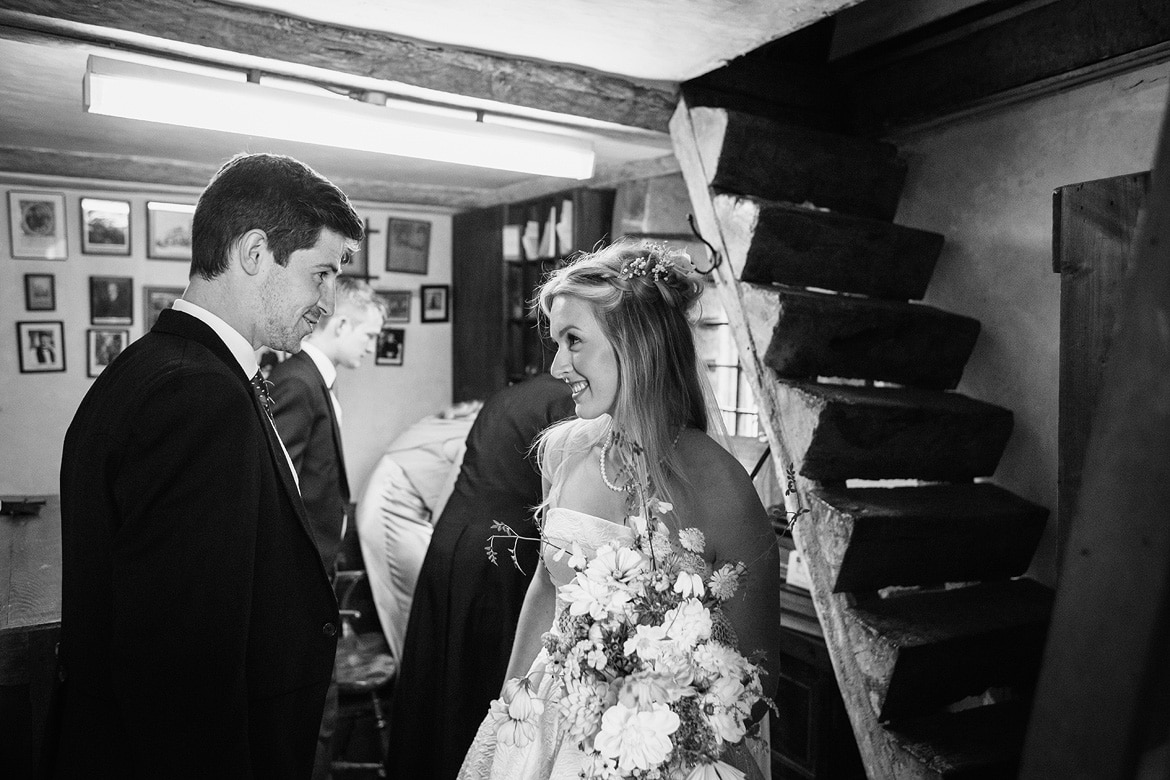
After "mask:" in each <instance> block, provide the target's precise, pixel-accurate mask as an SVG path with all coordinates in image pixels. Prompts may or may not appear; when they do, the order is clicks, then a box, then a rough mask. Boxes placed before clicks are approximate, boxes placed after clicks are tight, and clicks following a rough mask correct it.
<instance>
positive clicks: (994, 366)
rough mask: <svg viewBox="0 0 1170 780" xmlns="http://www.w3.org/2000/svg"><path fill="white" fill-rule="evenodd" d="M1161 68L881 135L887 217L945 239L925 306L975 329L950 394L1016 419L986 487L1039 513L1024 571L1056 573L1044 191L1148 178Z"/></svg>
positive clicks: (1052, 292) (1168, 67) (1054, 343)
mask: <svg viewBox="0 0 1170 780" xmlns="http://www.w3.org/2000/svg"><path fill="white" fill-rule="evenodd" d="M1168 78H1170V64H1161V65H1157V66H1152V67H1147V68H1143V69H1140V70H1136V71H1133V72H1131V73H1127V74H1125V75H1122V76H1117V77H1115V78H1111V79H1108V80H1104V81H1100V82H1096V83H1092V84H1088V85H1083V86H1080V87H1077V88H1074V89H1071V90H1068V91H1065V92H1062V93H1059V94H1055V95H1050V96H1046V97H1043V98H1039V99H1034V100H1030V101H1027V102H1023V103H1019V104H1016V105H1013V106H1009V107H1006V108H1001V109H998V110H995V111H993V112H989V113H984V114H981V115H976V116H971V117H967V118H955V119H953V120H951V121H949V122H946V123H944V124H942V125H935V126H932V127H930V128H928V129H922V130H918V131H915V132H913V133H907V134H905V135H902V136H900V137H895V138H892V139H891V140H892V141H893V142H894V143H896V144H897V145H898V146H899V147H900V149H901V151H902V154H903V155H904V156H905V157H906V158H907V160H908V162H909V176H908V178H907V182H906V187H905V191H904V193H903V197H902V202H901V206H900V209H899V213H898V216H897V222H899V223H900V224H904V225H909V226H912V227H918V228H925V229H928V230H934V231H937V232H939V233H942V234H943V235H944V236H946V247H945V248H944V250H943V253H942V256H941V258H940V259H939V263H938V267H937V270H936V271H935V274H934V277H933V280H932V281H931V285H930V289H929V291H928V293H927V296H926V299H925V302H926V303H929V304H932V305H934V306H938V307H940V308H943V309H947V310H950V311H954V312H958V313H961V314H967V315H970V316H972V317H976V318H978V319H979V320H980V321H981V322H982V324H983V330H982V333H981V335H980V337H979V341H978V343H977V344H976V347H975V352H974V354H973V355H972V358H971V361H970V362H969V363H968V365H967V370H966V372H965V373H964V376H963V380H962V383H961V384H960V385H959V388H958V389H959V391H960V392H962V393H966V394H968V395H970V396H973V397H975V398H979V399H982V400H986V401H990V402H992V403H995V404H999V405H1001V406H1005V407H1007V408H1010V409H1012V410H1013V411H1014V412H1015V432H1014V434H1013V436H1012V439H1011V441H1010V443H1009V444H1008V448H1007V451H1006V452H1005V453H1004V456H1003V459H1002V460H1001V461H1000V465H999V469H998V471H997V472H996V474H995V481H996V482H997V483H998V484H1000V485H1002V486H1004V487H1006V488H1007V489H1009V490H1012V491H1014V492H1016V493H1018V494H1019V495H1021V496H1023V497H1025V498H1027V499H1029V500H1031V501H1034V502H1036V503H1038V504H1042V505H1043V506H1046V507H1048V508H1049V509H1050V511H1051V515H1050V521H1049V525H1048V528H1047V530H1046V533H1045V536H1044V539H1043V540H1042V542H1041V546H1040V550H1039V551H1038V553H1037V555H1036V559H1035V560H1034V562H1033V567H1032V572H1031V573H1032V574H1033V576H1036V577H1038V578H1040V579H1042V580H1043V581H1046V582H1049V583H1053V582H1054V580H1055V574H1056V564H1057V562H1056V560H1055V556H1056V542H1055V540H1056V534H1055V517H1056V508H1057V481H1056V480H1057V422H1058V404H1057V398H1058V389H1059V366H1060V361H1059V325H1060V276H1059V274H1055V273H1053V271H1052V191H1053V190H1054V189H1055V188H1057V187H1061V186H1064V185H1066V184H1074V183H1077V182H1083V181H1091V180H1093V179H1101V178H1105V177H1109V176H1117V175H1121V174H1127V173H1134V172H1138V171H1145V170H1149V169H1150V168H1151V167H1152V165H1153V155H1154V148H1155V144H1156V141H1157V132H1158V128H1159V126H1160V122H1161V119H1162V114H1163V112H1164V110H1165V106H1166V100H1167V84H1168Z"/></svg>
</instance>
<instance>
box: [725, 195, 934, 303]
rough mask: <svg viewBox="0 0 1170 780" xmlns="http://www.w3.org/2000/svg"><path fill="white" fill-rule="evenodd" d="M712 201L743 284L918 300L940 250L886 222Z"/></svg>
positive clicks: (928, 238)
mask: <svg viewBox="0 0 1170 780" xmlns="http://www.w3.org/2000/svg"><path fill="white" fill-rule="evenodd" d="M714 200H715V210H716V213H717V214H718V215H719V219H720V221H721V222H722V223H723V224H724V226H725V227H724V232H725V233H726V238H727V243H728V251H729V252H730V255H729V257H730V259H731V262H732V265H733V267H734V268H736V269H737V273H738V274H739V278H740V280H742V281H745V282H754V283H756V284H783V285H788V286H792V287H818V288H821V289H824V290H835V291H838V292H847V293H856V294H860V295H868V296H872V297H875V298H887V299H894V300H907V299H920V298H922V296H923V295H925V294H926V287H927V285H928V284H929V283H930V277H931V274H933V273H934V265H935V262H936V261H937V260H938V255H939V252H941V251H942V245H943V238H942V236H940V235H938V234H937V233H931V232H928V231H925V230H915V229H913V228H908V227H903V226H901V225H895V224H892V223H890V222H883V221H881V220H876V219H867V218H862V217H853V216H847V215H843V214H834V213H830V212H824V211H816V210H813V209H806V208H798V207H794V206H790V205H785V204H781V203H775V202H770V201H763V200H758V199H756V198H747V197H741V196H736V195H723V194H720V195H716V196H715V199H714Z"/></svg>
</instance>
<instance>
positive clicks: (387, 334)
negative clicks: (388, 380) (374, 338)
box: [374, 328, 406, 366]
mask: <svg viewBox="0 0 1170 780" xmlns="http://www.w3.org/2000/svg"><path fill="white" fill-rule="evenodd" d="M405 349H406V331H405V330H404V329H403V328H382V332H381V333H379V334H378V347H377V350H376V351H375V352H374V363H375V364H376V365H379V366H401V365H402V355H403V352H404V351H405Z"/></svg>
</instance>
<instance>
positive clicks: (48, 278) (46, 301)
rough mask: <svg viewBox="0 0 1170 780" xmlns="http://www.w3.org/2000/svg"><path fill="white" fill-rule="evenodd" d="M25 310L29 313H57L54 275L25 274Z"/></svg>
mask: <svg viewBox="0 0 1170 780" xmlns="http://www.w3.org/2000/svg"><path fill="white" fill-rule="evenodd" d="M24 308H25V309H26V310H28V311H56V310H57V280H56V277H54V276H53V275H52V274H25V275H24Z"/></svg>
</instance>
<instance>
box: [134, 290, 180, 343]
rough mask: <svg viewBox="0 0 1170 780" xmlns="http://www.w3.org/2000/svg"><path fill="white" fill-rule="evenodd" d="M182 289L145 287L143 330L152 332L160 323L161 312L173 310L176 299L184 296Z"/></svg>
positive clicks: (143, 296) (143, 292)
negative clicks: (156, 324)
mask: <svg viewBox="0 0 1170 780" xmlns="http://www.w3.org/2000/svg"><path fill="white" fill-rule="evenodd" d="M183 289H184V288H182V287H143V288H142V330H143V332H144V333H148V332H150V329H151V328H153V327H154V323H155V322H157V321H158V315H159V312H161V311H162V310H163V309H169V308H171V304H172V303H174V302H175V299H176V298H178V297H179V296H181V295H182V294H183Z"/></svg>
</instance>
